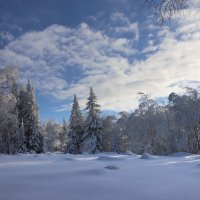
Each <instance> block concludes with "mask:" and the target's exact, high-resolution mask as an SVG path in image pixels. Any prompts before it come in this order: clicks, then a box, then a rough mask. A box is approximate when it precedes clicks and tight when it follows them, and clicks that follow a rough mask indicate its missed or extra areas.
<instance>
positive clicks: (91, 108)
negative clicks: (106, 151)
mask: <svg viewBox="0 0 200 200" xmlns="http://www.w3.org/2000/svg"><path fill="white" fill-rule="evenodd" d="M86 110H88V116H87V118H86V120H85V122H84V134H83V137H82V148H81V150H82V152H88V153H98V152H101V151H102V129H103V123H102V120H101V118H100V105H98V104H97V97H96V95H95V93H94V92H93V89H92V88H90V94H89V98H88V102H87V106H86Z"/></svg>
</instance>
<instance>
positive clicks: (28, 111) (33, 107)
mask: <svg viewBox="0 0 200 200" xmlns="http://www.w3.org/2000/svg"><path fill="white" fill-rule="evenodd" d="M38 110H39V108H38V106H37V104H36V100H35V92H34V89H33V88H32V86H31V84H30V81H28V84H27V87H26V90H25V91H24V90H23V89H22V90H21V91H20V94H19V117H20V119H23V122H24V130H25V137H26V146H27V149H28V152H36V153H41V152H43V136H42V134H41V133H40V128H39V114H38ZM20 123H21V122H20Z"/></svg>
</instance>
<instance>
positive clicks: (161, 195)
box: [0, 153, 200, 200]
mask: <svg viewBox="0 0 200 200" xmlns="http://www.w3.org/2000/svg"><path fill="white" fill-rule="evenodd" d="M0 200H200V156H197V155H196V156H195V155H187V154H180V153H179V154H176V155H174V156H170V157H167V156H166V157H156V156H149V155H145V156H143V158H141V156H136V155H117V154H98V155H77V156H72V155H65V154H58V153H47V154H43V155H28V154H27V155H16V156H5V155H0Z"/></svg>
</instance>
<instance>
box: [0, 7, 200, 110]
mask: <svg viewBox="0 0 200 200" xmlns="http://www.w3.org/2000/svg"><path fill="white" fill-rule="evenodd" d="M190 13H192V15H191V14H190ZM112 20H121V22H123V23H122V24H121V25H119V26H116V25H115V26H113V27H112V28H113V30H120V31H121V30H122V29H123V30H124V31H125V32H126V33H127V32H128V31H129V30H128V29H129V27H130V26H132V32H134V33H135V34H137V32H138V31H139V29H138V25H137V23H135V24H134V23H132V22H130V21H128V19H126V17H125V16H124V15H121V14H119V13H118V14H116V13H115V15H113V16H112ZM176 20H177V25H176V26H177V27H176V29H175V31H174V32H171V31H170V29H169V28H167V27H162V28H160V29H161V30H160V31H159V32H156V33H154V35H152V34H151V33H149V35H151V37H150V40H149V43H148V45H147V46H146V47H145V48H144V49H143V51H142V52H141V55H140V56H143V54H144V53H145V55H146V53H151V54H147V57H144V58H143V60H142V61H141V59H140V60H137V59H136V58H137V57H136V56H135V55H138V54H139V52H138V51H137V50H136V49H134V48H133V46H134V45H133V43H134V42H135V43H136V42H139V41H138V40H135V38H134V37H133V38H130V37H126V36H125V35H121V36H119V35H118V36H117V37H116V35H109V34H107V32H106V31H99V30H94V29H92V28H91V27H90V26H88V25H87V24H85V23H82V24H80V26H78V27H76V28H68V27H64V26H60V25H53V26H50V27H48V28H46V29H45V30H43V31H39V32H30V33H26V34H24V35H23V36H21V37H20V38H18V39H15V40H14V41H12V42H11V43H10V44H9V45H7V46H6V49H5V50H3V51H1V54H2V57H1V59H2V60H3V62H4V63H12V64H16V65H18V66H20V68H21V73H22V75H23V76H24V77H30V78H31V79H32V80H33V82H34V83H35V85H36V87H37V89H38V90H40V91H41V92H43V93H44V92H45V94H48V95H52V96H53V97H54V98H56V99H60V100H64V99H69V98H70V99H71V97H72V96H73V94H75V93H76V94H77V95H78V97H79V98H80V104H81V106H84V103H85V99H86V98H87V96H88V90H89V87H90V86H93V87H94V90H95V92H96V94H97V96H98V98H99V103H100V104H101V105H102V106H103V109H108V110H115V111H119V110H128V109H133V108H135V107H136V105H137V104H138V102H137V98H138V95H137V93H138V92H145V93H149V94H151V95H152V96H153V97H165V96H167V95H168V94H169V93H170V92H172V91H175V92H178V91H180V88H179V85H184V84H190V86H192V85H196V84H197V81H198V80H199V77H200V70H199V65H200V56H199V49H200V39H199V37H198V36H199V34H200V29H199V21H200V15H199V10H198V9H197V8H196V9H191V10H190V11H189V12H188V13H186V14H185V16H183V17H179V18H177V19H176ZM125 24H126V26H125ZM147 27H148V26H147ZM149 27H150V29H152V26H150V25H149ZM116 32H117V31H116ZM155 38H156V39H158V41H159V43H158V42H157V43H156V42H155V40H154V39H155ZM130 58H135V59H132V60H134V62H133V63H132V62H130ZM77 73H80V74H77ZM75 78H76V81H75ZM68 108H70V107H69V105H63V106H61V107H60V108H58V109H57V110H58V111H61V110H63V109H68Z"/></svg>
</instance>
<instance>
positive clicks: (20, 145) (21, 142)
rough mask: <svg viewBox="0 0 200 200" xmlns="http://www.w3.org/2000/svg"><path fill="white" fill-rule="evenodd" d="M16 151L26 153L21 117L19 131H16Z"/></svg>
mask: <svg viewBox="0 0 200 200" xmlns="http://www.w3.org/2000/svg"><path fill="white" fill-rule="evenodd" d="M17 152H18V153H26V152H27V148H26V137H25V131H24V123H23V119H22V123H21V125H20V128H19V132H18V148H17Z"/></svg>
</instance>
